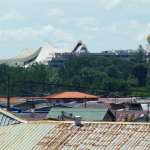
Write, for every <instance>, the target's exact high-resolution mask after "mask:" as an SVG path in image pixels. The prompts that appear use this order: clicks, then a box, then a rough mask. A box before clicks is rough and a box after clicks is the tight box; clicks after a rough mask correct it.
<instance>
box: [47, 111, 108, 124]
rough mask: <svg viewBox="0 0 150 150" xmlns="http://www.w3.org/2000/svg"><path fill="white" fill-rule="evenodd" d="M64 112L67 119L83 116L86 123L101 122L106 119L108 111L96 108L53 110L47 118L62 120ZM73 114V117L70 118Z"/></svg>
mask: <svg viewBox="0 0 150 150" xmlns="http://www.w3.org/2000/svg"><path fill="white" fill-rule="evenodd" d="M62 111H64V114H65V115H66V116H67V117H72V118H74V116H81V117H82V120H86V121H101V120H103V119H104V117H105V115H106V113H107V111H108V109H96V108H94V109H93V108H51V110H50V111H49V113H48V115H47V116H46V118H47V119H48V118H61V115H62V113H61V112H62ZM70 114H71V116H70Z"/></svg>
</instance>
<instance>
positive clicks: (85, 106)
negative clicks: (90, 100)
mask: <svg viewBox="0 0 150 150" xmlns="http://www.w3.org/2000/svg"><path fill="white" fill-rule="evenodd" d="M84 107H85V108H86V96H85V105H84Z"/></svg>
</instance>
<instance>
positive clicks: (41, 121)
mask: <svg viewBox="0 0 150 150" xmlns="http://www.w3.org/2000/svg"><path fill="white" fill-rule="evenodd" d="M28 123H29V124H32V123H64V124H65V123H72V124H74V121H51V120H39V121H28ZM81 123H83V124H84V123H97V124H124V125H127V124H129V125H136V124H139V125H142V124H143V125H150V123H146V122H144V123H141V122H97V121H95V122H94V121H81Z"/></svg>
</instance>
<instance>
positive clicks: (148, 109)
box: [146, 103, 149, 122]
mask: <svg viewBox="0 0 150 150" xmlns="http://www.w3.org/2000/svg"><path fill="white" fill-rule="evenodd" d="M148 115H149V103H148V104H147V120H146V121H147V122H148V120H149V119H148Z"/></svg>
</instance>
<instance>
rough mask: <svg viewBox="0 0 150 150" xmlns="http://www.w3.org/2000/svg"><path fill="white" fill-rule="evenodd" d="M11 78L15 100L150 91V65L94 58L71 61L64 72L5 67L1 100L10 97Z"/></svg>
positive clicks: (0, 78)
mask: <svg viewBox="0 0 150 150" xmlns="http://www.w3.org/2000/svg"><path fill="white" fill-rule="evenodd" d="M8 76H10V79H11V80H10V84H11V85H13V86H11V96H15V97H16V96H44V95H49V94H54V93H59V92H64V91H80V92H85V93H89V94H95V95H99V96H104V97H111V96H116V95H119V96H130V95H131V92H129V90H130V89H134V90H143V91H144V90H149V89H150V88H149V86H150V63H137V62H135V61H122V60H120V59H119V58H105V57H96V56H91V55H83V56H79V57H75V58H73V59H70V60H69V61H68V62H67V63H65V65H64V66H61V67H60V68H50V67H48V66H45V65H42V64H40V65H39V64H35V65H32V66H31V67H29V68H21V67H9V66H8V65H6V64H2V65H0V85H1V86H0V96H7V78H8ZM4 81H5V82H4ZM16 81H17V82H16ZM18 81H23V82H18ZM15 82H16V83H15ZM33 82H34V83H33ZM14 83H15V84H14ZM45 83H46V84H45ZM132 94H134V95H138V96H148V95H149V94H148V92H147V94H145V93H144V94H143V92H134V91H133V92H132Z"/></svg>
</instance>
